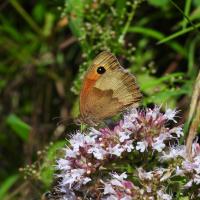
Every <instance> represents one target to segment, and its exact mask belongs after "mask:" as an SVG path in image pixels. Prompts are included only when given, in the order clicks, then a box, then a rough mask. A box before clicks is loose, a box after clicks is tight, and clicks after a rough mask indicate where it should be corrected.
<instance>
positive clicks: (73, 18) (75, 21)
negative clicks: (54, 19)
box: [66, 0, 87, 37]
mask: <svg viewBox="0 0 200 200" xmlns="http://www.w3.org/2000/svg"><path fill="white" fill-rule="evenodd" d="M66 3H67V7H66V8H67V10H66V11H67V12H68V13H69V14H70V21H69V26H70V29H71V31H72V32H73V34H74V35H75V36H76V37H80V36H81V35H83V30H81V27H82V21H83V9H84V4H85V3H87V1H83V0H76V1H74V0H66Z"/></svg>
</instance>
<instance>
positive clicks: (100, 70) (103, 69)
mask: <svg viewBox="0 0 200 200" xmlns="http://www.w3.org/2000/svg"><path fill="white" fill-rule="evenodd" d="M105 72H106V69H105V68H104V67H102V66H100V67H98V68H97V73H98V74H103V73H105Z"/></svg>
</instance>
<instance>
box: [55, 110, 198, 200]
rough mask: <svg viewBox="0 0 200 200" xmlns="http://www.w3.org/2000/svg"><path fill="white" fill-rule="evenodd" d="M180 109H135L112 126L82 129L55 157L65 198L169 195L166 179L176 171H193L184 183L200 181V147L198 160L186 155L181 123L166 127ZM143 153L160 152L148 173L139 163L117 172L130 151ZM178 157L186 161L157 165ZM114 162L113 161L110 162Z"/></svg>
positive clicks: (112, 199)
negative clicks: (128, 169) (188, 158)
mask: <svg viewBox="0 0 200 200" xmlns="http://www.w3.org/2000/svg"><path fill="white" fill-rule="evenodd" d="M176 113H177V111H176V110H171V109H167V110H166V112H165V113H161V112H160V108H159V107H155V108H154V109H149V108H148V109H144V110H137V109H131V110H129V111H128V112H127V113H126V114H125V115H124V117H123V119H122V120H121V121H120V122H119V123H118V124H117V125H116V126H115V127H114V128H113V129H109V128H103V129H99V130H97V129H94V128H91V129H90V130H89V131H88V132H87V133H81V132H79V131H78V132H77V133H76V134H75V135H73V136H72V137H71V139H70V140H69V147H67V148H65V149H64V151H65V156H64V158H61V159H58V160H57V166H56V168H57V170H58V171H59V173H58V175H57V176H58V177H60V178H61V181H60V184H59V190H60V191H61V192H62V193H64V194H65V195H64V196H65V198H66V199H73V200H75V199H87V198H88V199H101V200H131V199H137V198H140V199H141V198H142V199H152V200H153V199H163V200H170V199H172V195H170V194H169V193H167V192H166V182H167V180H169V179H170V178H171V177H172V176H185V175H186V174H187V175H188V174H189V173H190V175H188V176H187V177H193V178H192V179H190V180H189V179H188V183H187V184H186V186H187V185H192V184H193V183H195V184H199V183H200V178H199V177H200V174H199V173H200V167H199V166H200V155H199V150H198V148H197V147H196V148H195V150H194V151H195V152H196V153H195V154H194V162H190V161H188V160H186V158H185V157H184V155H185V149H184V148H185V146H179V145H178V140H179V138H180V137H181V136H183V130H182V128H181V127H180V126H176V127H173V128H169V126H168V125H169V122H170V121H171V122H172V123H176V120H175V115H176ZM196 146H197V145H196ZM144 152H151V153H150V155H153V154H155V152H156V154H155V155H156V157H155V162H154V164H153V168H152V171H149V172H147V171H145V170H144V169H143V168H142V167H140V166H139V167H136V166H132V171H135V172H134V173H133V174H132V175H130V174H129V175H127V173H125V172H124V173H122V174H121V175H118V174H117V173H115V172H113V171H119V170H118V167H117V163H115V162H116V161H117V160H118V161H119V160H120V159H123V158H124V157H126V155H129V154H130V155H132V156H134V155H135V153H136V154H137V155H138V154H141V155H142V154H144ZM148 155H149V154H148ZM179 157H181V158H182V160H181V162H180V163H179V164H177V165H173V166H176V167H174V168H173V167H171V165H168V167H165V168H164V167H158V166H160V165H162V163H164V162H169V163H171V162H172V160H173V159H174V160H176V158H179ZM146 159H147V158H146ZM174 162H175V161H174ZM113 163H114V164H115V165H112V164H113ZM113 166H115V167H113ZM189 166H190V167H189ZM189 169H190V170H189ZM191 170H192V172H193V173H192V175H191ZM111 172H112V173H111ZM121 172H123V171H121ZM194 172H196V174H195V173H194ZM109 174H110V175H111V178H110V179H109ZM133 175H134V176H135V177H137V181H136V183H134V181H133V180H132V179H130V178H131V177H133ZM129 179H130V180H132V181H130V180H129ZM189 181H190V182H189ZM155 189H156V190H155ZM86 193H87V195H86ZM80 194H84V195H86V197H87V198H85V197H84V198H83V196H82V197H81V195H80Z"/></svg>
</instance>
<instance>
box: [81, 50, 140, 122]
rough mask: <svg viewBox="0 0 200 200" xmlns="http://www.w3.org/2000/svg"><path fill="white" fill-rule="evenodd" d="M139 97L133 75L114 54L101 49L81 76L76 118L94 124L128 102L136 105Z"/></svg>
mask: <svg viewBox="0 0 200 200" xmlns="http://www.w3.org/2000/svg"><path fill="white" fill-rule="evenodd" d="M141 97H142V95H141V93H140V91H139V87H138V85H137V84H136V81H135V77H134V76H133V75H132V74H130V73H129V72H127V71H126V70H125V69H124V68H123V67H121V65H120V64H119V62H118V60H117V58H116V57H115V56H114V55H113V54H111V53H110V52H107V51H103V52H102V53H100V54H99V55H98V56H97V57H96V58H95V59H94V60H93V62H92V65H91V66H90V67H89V69H88V71H87V72H86V75H85V78H84V80H83V85H82V89H81V93H80V117H79V121H80V122H83V123H86V124H89V125H97V124H98V123H99V122H100V121H101V120H103V119H106V118H109V117H112V116H113V115H115V114H117V113H119V112H121V111H123V110H125V109H126V108H128V107H130V106H133V107H136V106H138V102H139V101H140V99H141Z"/></svg>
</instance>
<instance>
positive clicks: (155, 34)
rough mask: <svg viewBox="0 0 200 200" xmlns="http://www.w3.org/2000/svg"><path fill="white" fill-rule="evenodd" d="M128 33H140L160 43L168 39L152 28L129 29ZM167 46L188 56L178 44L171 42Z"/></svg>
mask: <svg viewBox="0 0 200 200" xmlns="http://www.w3.org/2000/svg"><path fill="white" fill-rule="evenodd" d="M128 31H129V32H134V33H140V34H143V35H145V36H147V37H151V38H154V39H156V40H158V41H162V40H163V39H164V38H166V37H165V36H164V35H163V33H161V32H159V31H157V30H154V29H151V28H146V27H140V26H134V27H129V30H128ZM167 45H168V46H170V47H171V48H172V49H174V50H175V51H177V52H178V53H180V54H181V55H183V56H187V52H186V50H185V49H184V47H182V46H181V45H180V44H179V43H178V42H175V41H170V42H168V43H167Z"/></svg>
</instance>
